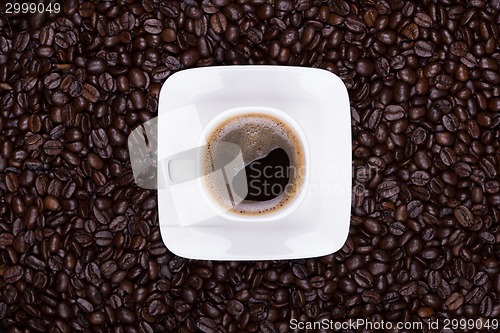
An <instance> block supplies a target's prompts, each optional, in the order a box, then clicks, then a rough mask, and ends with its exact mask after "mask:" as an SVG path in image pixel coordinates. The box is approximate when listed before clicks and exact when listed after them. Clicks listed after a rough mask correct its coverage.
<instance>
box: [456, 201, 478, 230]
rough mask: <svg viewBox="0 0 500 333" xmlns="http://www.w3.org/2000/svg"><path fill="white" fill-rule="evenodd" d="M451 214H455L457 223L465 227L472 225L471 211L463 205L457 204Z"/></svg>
mask: <svg viewBox="0 0 500 333" xmlns="http://www.w3.org/2000/svg"><path fill="white" fill-rule="evenodd" d="M453 214H454V215H455V218H456V219H457V221H458V223H460V224H461V225H462V226H464V227H466V228H467V227H470V226H472V224H473V223H474V217H473V216H472V213H471V212H470V210H469V209H468V208H467V207H465V206H459V207H457V208H455V210H454V211H453Z"/></svg>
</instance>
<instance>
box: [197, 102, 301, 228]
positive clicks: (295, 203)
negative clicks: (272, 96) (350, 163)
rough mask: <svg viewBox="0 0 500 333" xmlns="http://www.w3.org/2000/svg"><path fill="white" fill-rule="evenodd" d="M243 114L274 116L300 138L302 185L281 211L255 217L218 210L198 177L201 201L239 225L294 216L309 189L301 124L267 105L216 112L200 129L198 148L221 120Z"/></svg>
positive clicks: (219, 214) (201, 151) (219, 207)
mask: <svg viewBox="0 0 500 333" xmlns="http://www.w3.org/2000/svg"><path fill="white" fill-rule="evenodd" d="M246 113H264V114H268V115H271V116H275V117H276V118H278V119H280V120H282V121H284V122H285V123H286V124H287V125H288V126H289V127H291V128H292V130H293V131H294V132H295V133H296V134H297V136H298V137H299V140H300V143H301V144H302V149H303V151H304V168H305V173H304V177H303V182H302V184H301V185H300V188H299V190H298V193H297V194H296V195H295V196H293V197H292V199H291V201H290V202H289V203H288V204H287V205H286V206H285V207H283V208H282V209H279V210H277V211H274V212H268V213H264V214H256V215H252V216H244V215H240V214H236V213H232V212H230V211H229V210H225V209H224V208H222V207H221V205H219V204H217V203H216V202H214V200H213V199H211V198H210V194H209V193H208V190H207V189H206V186H205V185H204V182H203V177H198V187H199V190H200V193H201V195H202V198H203V199H204V200H205V202H206V204H207V205H208V206H209V207H210V208H211V209H212V210H213V211H214V212H215V213H216V214H217V216H219V217H222V218H225V219H228V220H232V221H238V222H269V221H276V220H280V219H283V218H285V217H287V216H288V215H290V214H291V213H293V212H294V211H295V210H296V209H297V208H298V207H299V206H300V205H301V204H302V202H303V200H304V198H305V196H306V194H307V189H308V187H309V176H310V175H309V174H310V167H309V165H310V158H309V144H308V141H307V136H306V134H305V132H304V130H303V128H302V127H301V126H300V124H299V123H298V122H297V121H296V120H295V119H294V118H293V117H292V116H291V115H289V114H287V113H286V112H284V111H282V110H279V109H276V108H272V107H267V106H244V107H235V108H230V109H227V110H224V111H222V112H220V113H218V114H217V115H216V116H215V117H213V118H212V119H210V120H209V121H208V122H207V124H206V125H205V126H204V127H203V129H202V132H201V135H200V139H199V144H198V146H199V147H202V146H205V145H206V144H207V143H206V138H207V135H208V134H210V133H212V131H213V130H214V128H215V127H217V125H219V124H220V123H222V122H223V121H224V120H227V119H229V118H231V117H234V116H237V115H242V114H246ZM203 151H204V150H203V149H200V150H199V151H198V154H199V155H198V163H197V164H198V168H199V169H198V174H201V166H200V163H199V162H200V161H201V158H202V154H203Z"/></svg>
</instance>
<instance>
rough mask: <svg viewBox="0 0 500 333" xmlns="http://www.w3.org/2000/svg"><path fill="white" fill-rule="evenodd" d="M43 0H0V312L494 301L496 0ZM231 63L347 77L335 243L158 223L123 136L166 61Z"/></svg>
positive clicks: (127, 318) (216, 325) (159, 316)
mask: <svg viewBox="0 0 500 333" xmlns="http://www.w3.org/2000/svg"><path fill="white" fill-rule="evenodd" d="M62 8H63V10H62V12H61V13H59V14H55V13H52V14H49V13H38V14H30V15H24V16H23V15H17V16H12V15H11V16H9V15H4V14H2V15H0V198H1V199H0V326H2V327H4V329H5V330H6V331H7V332H12V333H14V332H28V331H33V332H38V331H40V332H46V331H49V332H91V331H92V332H196V331H199V332H238V331H239V332H287V331H289V324H288V323H289V321H290V319H291V318H295V319H297V320H300V321H306V320H307V321H320V320H322V319H331V320H335V321H343V320H347V319H348V318H353V319H355V318H367V319H369V320H371V321H381V320H385V321H426V320H429V319H436V318H441V319H442V318H474V319H477V318H480V319H488V318H495V317H496V318H498V317H499V316H500V296H499V295H500V266H499V257H500V246H499V242H500V182H499V173H500V98H499V97H498V96H500V74H498V73H499V67H500V28H499V23H500V15H499V14H500V2H499V1H498V0H491V1H486V0H470V1H465V0H459V1H450V0H438V1H429V0H423V1H419V2H416V3H413V2H410V1H408V2H405V1H393V0H379V1H372V0H361V1H355V2H354V1H353V2H347V1H344V0H333V1H328V2H327V1H319V0H296V1H291V0H274V1H266V0H237V1H229V0H210V1H208V0H204V1H195V0H186V1H181V2H179V1H163V0H162V1H160V0H143V1H133V0H130V1H109V2H104V1H103V2H93V1H75V0H68V1H63V4H62ZM232 64H280V65H292V66H310V67H311V66H312V67H317V68H323V69H325V70H328V71H332V72H334V73H336V74H337V75H339V76H340V78H341V79H342V80H343V81H344V83H345V85H346V86H347V88H348V91H349V96H350V102H351V106H352V108H351V112H352V133H353V142H352V153H353V168H354V170H355V175H354V179H353V185H355V187H353V188H356V190H355V191H353V200H352V218H351V229H350V235H349V238H348V240H347V242H346V244H345V245H344V247H343V248H342V249H341V250H340V251H338V252H337V253H335V254H332V255H328V256H324V257H320V258H314V259H305V260H289V261H259V262H218V261H197V260H187V259H184V258H180V257H177V256H175V255H173V254H172V253H171V252H169V251H168V249H166V248H165V246H164V245H163V243H162V241H161V238H160V232H159V229H158V212H157V203H156V193H155V191H151V190H144V189H141V188H139V187H138V186H136V185H135V183H134V180H133V177H132V172H131V168H130V162H129V159H128V157H129V153H128V150H127V147H126V140H127V136H128V134H129V133H130V132H131V131H132V130H133V129H135V128H136V127H137V126H139V125H140V124H141V123H143V122H145V121H147V120H149V119H151V118H153V117H155V116H156V112H157V111H156V110H157V105H158V93H159V91H160V87H161V84H162V83H163V82H165V80H166V79H167V78H168V77H169V76H170V75H171V74H172V73H174V72H176V71H180V70H183V69H186V68H190V67H202V66H211V65H232ZM304 111H305V112H307V110H304ZM332 112H335V101H333V100H332ZM305 222H306V223H307V221H305ZM334 222H335V216H334V214H333V215H332V223H334Z"/></svg>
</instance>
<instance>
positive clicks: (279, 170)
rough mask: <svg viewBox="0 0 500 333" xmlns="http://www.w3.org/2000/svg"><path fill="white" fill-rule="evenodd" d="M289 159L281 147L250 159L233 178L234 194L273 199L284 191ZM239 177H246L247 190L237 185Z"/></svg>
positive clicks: (258, 199) (250, 198) (287, 177)
mask: <svg viewBox="0 0 500 333" xmlns="http://www.w3.org/2000/svg"><path fill="white" fill-rule="evenodd" d="M290 172H291V168H290V159H289V158H288V154H287V153H286V151H285V150H284V149H282V148H276V149H274V150H272V151H271V152H270V153H269V154H268V155H267V156H265V157H263V158H261V159H258V160H255V161H252V162H250V164H248V165H247V166H246V167H245V168H244V169H243V170H241V171H240V172H239V173H238V174H237V175H236V177H235V178H234V179H233V188H234V191H235V192H236V194H238V195H239V196H240V197H244V198H245V200H250V201H267V200H271V199H274V198H276V197H278V196H279V195H281V194H282V193H283V191H285V189H286V186H287V185H288V181H289V180H290ZM241 177H246V184H247V186H248V191H246V192H247V193H246V194H245V190H244V189H241V188H240V187H239V186H238V185H239V184H243V182H241V181H239V180H240V178H241Z"/></svg>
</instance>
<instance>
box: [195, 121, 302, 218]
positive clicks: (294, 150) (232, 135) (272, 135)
mask: <svg viewBox="0 0 500 333" xmlns="http://www.w3.org/2000/svg"><path fill="white" fill-rule="evenodd" d="M206 141H207V143H208V144H207V149H206V152H205V154H204V156H205V159H204V161H203V163H202V170H203V174H204V175H208V174H209V173H211V172H212V171H213V170H214V169H217V168H220V167H221V166H224V165H226V164H227V163H228V162H229V161H230V159H228V158H227V156H224V154H225V153H227V152H224V151H220V150H221V149H218V148H219V147H221V146H223V143H226V142H230V143H234V144H237V145H238V146H239V147H240V149H241V153H242V155H243V160H244V162H245V166H247V165H248V164H250V163H251V162H252V161H255V160H258V159H261V158H264V157H265V156H267V155H268V154H269V153H270V152H271V151H272V150H274V149H276V148H282V149H283V150H284V151H285V152H286V153H287V155H288V157H289V159H290V168H291V169H292V170H295V172H291V173H290V180H289V183H288V185H287V186H286V190H285V191H284V192H283V193H281V194H280V195H279V196H277V197H276V198H274V199H271V200H268V201H260V202H254V201H247V200H244V201H243V202H241V203H239V204H237V205H234V204H233V202H234V201H233V200H232V198H231V197H230V196H229V194H228V191H227V190H226V185H225V183H222V182H223V180H222V179H217V178H216V177H214V176H213V175H208V176H207V177H206V178H205V179H206V182H205V183H206V184H205V185H206V186H207V188H208V190H209V192H210V194H211V196H212V197H213V198H215V199H216V201H217V202H218V203H219V205H221V206H222V207H223V208H224V209H227V210H229V211H231V212H233V213H236V214H244V215H256V214H265V213H271V212H273V211H276V210H279V209H280V208H282V207H284V206H286V205H287V204H288V203H289V202H291V201H292V200H291V199H292V198H294V197H295V195H296V194H297V192H298V190H299V189H300V187H301V185H302V183H303V179H302V178H303V175H302V171H303V170H302V168H303V167H304V150H303V147H302V143H301V142H300V140H299V138H298V136H297V134H296V133H295V131H293V129H292V128H290V127H289V125H287V124H286V123H284V122H283V121H282V120H281V119H278V118H276V117H274V116H271V115H268V114H263V113H247V114H243V115H237V116H233V117H231V118H229V119H227V120H225V121H224V122H223V123H221V124H220V125H218V126H217V127H216V128H215V129H214V130H213V131H212V132H211V133H210V134H209V135H208V137H207V138H206ZM230 155H231V154H230ZM214 161H222V162H221V163H218V165H217V166H215V165H214V164H215V163H214ZM235 171H237V170H235ZM235 174H236V172H235ZM221 188H223V189H224V190H223V191H221V190H219V189H221Z"/></svg>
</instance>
